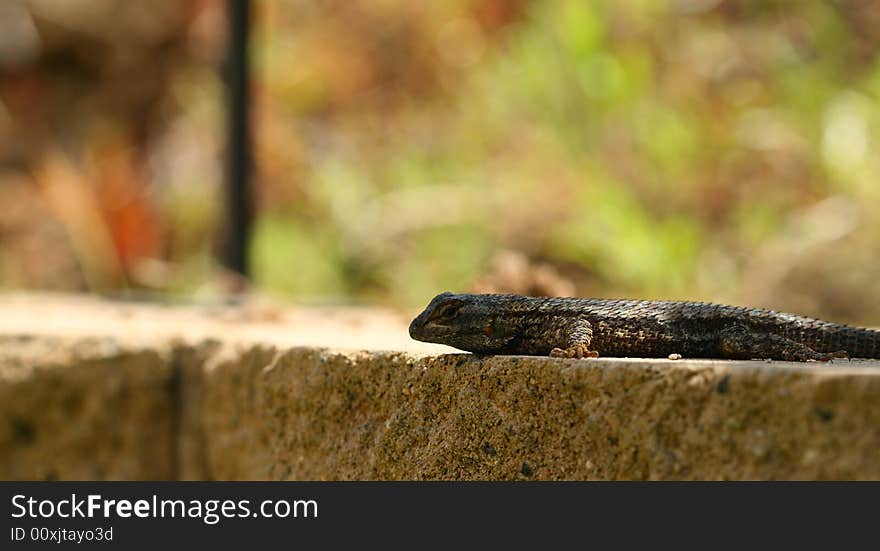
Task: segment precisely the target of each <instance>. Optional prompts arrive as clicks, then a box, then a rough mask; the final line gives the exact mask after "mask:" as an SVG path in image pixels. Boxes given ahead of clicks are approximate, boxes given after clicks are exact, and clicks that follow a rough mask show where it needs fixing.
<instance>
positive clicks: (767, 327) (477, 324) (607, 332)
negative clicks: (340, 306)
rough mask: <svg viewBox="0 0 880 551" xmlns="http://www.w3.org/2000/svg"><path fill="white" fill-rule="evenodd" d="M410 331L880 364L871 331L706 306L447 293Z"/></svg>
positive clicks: (546, 345) (615, 353)
mask: <svg viewBox="0 0 880 551" xmlns="http://www.w3.org/2000/svg"><path fill="white" fill-rule="evenodd" d="M409 334H410V336H411V337H412V338H413V339H416V340H419V341H424V342H433V343H439V344H446V345H449V346H452V347H455V348H458V349H460V350H465V351H468V352H473V353H477V354H513V355H527V356H547V355H549V356H551V357H555V358H596V357H599V355H600V354H601V355H603V356H610V357H654V358H657V357H668V358H670V359H679V358H681V357H691V358H719V359H740V360H749V359H765V360H785V361H829V360H831V359H833V358H878V359H880V331H878V330H873V329H864V328H859V327H851V326H848V325H843V324H838V323H831V322H826V321H822V320H818V319H814V318H809V317H803V316H796V315H793V314H786V313H783V312H776V311H773V310H764V309H760V308H747V307H738V306H726V305H723V304H713V303H708V302H685V301H656V300H612V299H596V298H559V297H528V296H520V295H496V294H453V293H450V292H445V293H441V294H439V295H437V296H436V297H434V299H433V300H431V302H430V303H429V304H428V306H427V307H426V308H425V309H424V311H422V312H421V313H420V314H419V315H418V316H417V317H416V318H415V319H413V321H412V323H411V324H410V326H409Z"/></svg>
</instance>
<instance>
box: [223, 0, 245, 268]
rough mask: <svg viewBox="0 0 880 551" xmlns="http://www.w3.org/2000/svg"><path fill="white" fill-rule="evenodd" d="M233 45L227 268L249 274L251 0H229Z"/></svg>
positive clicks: (229, 68)
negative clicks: (249, 40) (249, 63)
mask: <svg viewBox="0 0 880 551" xmlns="http://www.w3.org/2000/svg"><path fill="white" fill-rule="evenodd" d="M228 2H229V4H228V5H229V46H228V53H227V59H226V86H227V88H228V91H229V109H228V116H229V120H228V131H229V139H228V143H227V144H226V147H227V155H226V156H227V159H228V161H227V162H228V165H227V175H226V178H227V180H226V228H225V234H226V243H225V247H224V251H223V255H224V259H223V260H224V263H225V265H226V267H227V268H229V269H230V270H233V271H235V272H237V273H239V274H241V275H243V276H247V275H248V239H249V236H250V226H251V204H252V194H251V185H250V175H251V135H250V121H249V115H248V108H249V107H250V85H249V79H248V76H249V75H248V33H249V30H250V0H228Z"/></svg>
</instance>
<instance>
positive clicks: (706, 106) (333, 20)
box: [0, 0, 880, 323]
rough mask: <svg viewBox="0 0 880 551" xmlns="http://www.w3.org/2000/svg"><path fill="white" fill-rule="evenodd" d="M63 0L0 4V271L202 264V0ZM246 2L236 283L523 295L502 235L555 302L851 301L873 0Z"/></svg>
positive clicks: (871, 270)
mask: <svg viewBox="0 0 880 551" xmlns="http://www.w3.org/2000/svg"><path fill="white" fill-rule="evenodd" d="M70 1H71V2H72V3H73V2H80V4H77V5H81V8H82V15H81V16H79V17H77V18H75V19H76V20H75V21H74V18H73V15H76V14H79V13H80V10H79V9H76V10H73V9H64V10H62V9H61V8H62V7H63V6H68V5H73V4H66V3H65V4H63V5H62V4H59V5H58V6H56V7H57V8H58V13H57V14H54V15H53V13H52V10H49V9H48V8H45V9H44V10H43V11H41V12H39V13H35V14H32V13H30V12H29V11H28V10H29V9H30V8H28V7H27V6H26V5H25V4H24V3H22V4H16V6H18V8H16V10H17V11H16V10H12V11H10V12H9V13H10V14H11V15H10V17H7V18H6V19H4V20H3V21H0V32H2V31H3V29H5V28H6V27H9V29H12V30H15V29H17V30H18V31H19V32H18V33H17V34H10V33H6V35H5V36H11V37H17V38H16V40H18V42H16V40H12V39H9V40H7V41H6V42H0V76H2V77H3V78H2V79H0V182H7V184H4V185H0V244H2V245H3V247H0V280H2V283H3V284H4V285H13V286H36V287H52V288H71V287H73V288H89V289H98V290H104V289H119V288H132V287H134V288H144V287H145V288H148V289H153V290H160V291H166V292H167V291H175V292H183V293H197V294H198V293H202V292H203V291H205V290H206V289H207V290H208V291H209V292H210V291H211V290H212V289H214V290H216V289H217V288H218V287H222V285H220V286H217V285H214V283H212V282H215V280H216V279H217V277H216V276H217V275H218V273H219V268H218V265H217V262H216V260H214V258H215V257H216V255H215V254H214V253H215V252H216V250H217V247H218V239H217V237H218V234H220V233H222V232H221V231H218V229H220V230H222V225H223V221H222V219H221V216H222V213H223V209H222V208H220V204H221V197H222V193H221V186H222V182H223V174H222V163H221V159H222V154H223V142H224V129H223V116H222V110H223V108H224V104H223V98H224V97H223V94H222V87H221V82H220V80H219V78H218V75H217V72H216V70H215V69H216V67H217V65H218V64H219V62H220V58H221V54H222V51H223V36H222V29H223V28H224V25H223V22H222V17H223V10H224V6H225V2H222V1H220V0H189V1H187V2H174V1H171V0H165V1H164V2H162V3H161V4H156V5H155V9H151V10H149V11H144V10H140V11H138V10H136V9H132V11H131V12H130V13H129V12H127V15H126V16H122V15H120V16H119V20H118V21H117V20H116V19H115V18H113V17H110V16H108V15H107V14H108V13H113V10H111V9H110V8H109V6H116V5H117V4H119V1H120V0H70ZM120 5H121V4H120ZM102 6H103V7H102ZM160 7H161V10H160V9H159V8H160ZM255 7H256V11H257V13H256V17H255V20H254V31H255V40H254V49H253V52H252V53H253V60H254V66H255V75H254V77H255V78H254V87H255V94H254V107H255V114H254V122H255V148H256V161H257V162H256V166H257V169H258V178H257V193H258V208H257V212H256V213H255V214H256V219H255V228H254V230H255V231H254V235H253V247H252V264H253V271H254V280H255V283H256V285H257V287H258V288H259V289H261V290H264V291H268V292H270V293H275V294H279V295H283V296H292V297H297V298H298V299H305V298H309V299H310V300H324V301H357V300H364V301H368V302H386V303H392V304H397V305H400V306H406V307H416V306H419V305H421V304H422V303H424V301H425V300H427V299H428V298H429V297H430V296H432V295H433V294H434V293H436V292H439V291H442V290H447V289H448V290H467V289H472V288H481V289H482V288H485V287H486V282H487V281H489V282H490V283H489V288H499V289H502V290H503V289H511V290H523V289H525V290H528V289H529V287H528V286H527V285H525V284H523V283H522V281H519V282H517V281H513V280H515V279H517V277H516V274H517V273H519V274H520V275H522V274H521V271H522V268H521V267H520V268H516V269H513V268H511V267H510V266H509V265H508V266H507V267H506V268H505V266H504V262H508V264H509V259H510V258H512V257H511V256H510V255H509V254H508V253H509V252H510V251H514V252H515V255H518V256H517V257H516V258H519V259H525V263H524V264H522V263H521V264H516V265H517V266H522V265H525V266H526V267H527V268H528V267H531V268H533V269H534V270H535V273H538V272H540V273H541V274H542V275H541V276H540V277H535V278H531V279H530V278H528V277H525V278H522V277H520V278H519V279H520V280H523V281H530V282H532V283H534V281H537V280H539V279H540V280H542V281H544V280H546V279H547V273H548V272H546V270H545V271H541V270H542V269H543V268H542V267H547V266H550V267H552V268H553V270H555V271H554V272H553V273H554V274H557V275H558V276H559V278H561V279H564V280H566V282H567V283H569V285H568V286H562V287H556V288H558V289H563V288H565V289H570V290H571V289H573V290H574V292H577V293H578V294H581V295H584V296H627V297H639V298H641V297H644V298H681V299H685V298H687V299H700V300H713V301H724V302H735V303H743V304H751V305H756V306H770V307H777V308H780V309H786V310H793V311H797V312H802V313H807V314H814V315H821V316H828V317H832V318H834V319H842V320H851V321H857V322H862V323H877V320H878V319H880V318H878V317H877V316H878V312H880V217H877V216H876V213H875V211H876V205H878V201H880V185H878V181H877V174H880V156H878V155H877V148H878V140H880V57H878V51H880V4H878V3H877V2H873V1H871V0H835V1H833V2H790V1H782V0H771V1H766V0H762V1H758V0H666V1H661V0H657V1H654V0H618V1H611V0H603V1H591V2H585V1H580V0H545V1H540V2H539V1H529V0H452V1H448V2H409V1H406V0H378V1H377V0H348V1H341V0H332V1H322V2H315V1H313V0H260V1H258V2H255ZM47 10H48V11H47ZM89 10H90V11H89ZM102 14H103V17H99V15H102ZM13 16H14V17H13ZM52 21H61V22H64V23H65V25H58V24H52ZM169 22H174V24H173V25H172V24H169ZM69 29H73V30H69ZM24 31H28V32H24ZM108 44H111V45H112V47H108V46H107V45H108ZM118 52H123V53H125V55H121V54H120V55H117V53H118ZM160 55H161V56H162V57H160ZM157 59H161V60H162V63H157V61H156V60H157ZM172 60H173V61H174V63H171V61H172ZM59 67H63V68H64V70H60V69H59ZM59 128H62V129H64V132H59V131H58V130H57V129H59ZM13 136H14V137H15V139H13ZM49 142H53V143H52V147H49V146H47V145H46V144H47V143H49ZM10 166H26V167H27V170H23V171H21V170H19V171H15V170H13V171H11V172H10V171H8V170H7V168H8V167H10ZM9 174H12V176H9ZM9 182H13V183H14V185H13V183H9ZM15 182H17V183H15ZM22 182H24V183H22ZM13 188H14V189H16V190H18V191H15V192H14V193H13V192H11V191H9V190H12V189H13ZM4 205H31V206H30V207H27V208H25V209H24V210H25V211H26V213H25V214H18V215H15V216H12V215H11V214H9V212H8V211H4V210H3V208H4ZM20 208H23V207H20ZM53 224H55V225H54V226H53ZM50 230H51V231H50ZM65 232H66V235H67V237H66V239H68V241H69V243H67V242H65V241H64V239H65V237H64V234H65ZM59 235H60V236H61V237H59ZM71 244H72V245H71ZM50 246H51V247H55V248H56V250H61V249H63V248H64V247H69V248H70V249H72V250H73V254H68V255H67V256H65V255H55V257H54V258H51V259H50V258H48V256H49V255H46V254H44V252H43V251H44V249H46V248H50ZM505 254H507V256H505ZM499 258H501V259H504V258H506V259H508V260H507V261H499ZM77 267H78V269H79V270H80V271H81V272H83V273H82V274H80V275H79V276H76V275H75V271H76V269H77ZM517 270H519V272H517ZM70 274H74V275H70ZM511 274H514V275H513V276H512V275H511ZM554 277H556V276H554ZM220 279H222V278H220ZM551 279H552V278H551ZM67 280H71V281H73V280H75V283H73V284H66V283H64V282H65V281H67ZM548 292H552V289H551V290H550V291H548Z"/></svg>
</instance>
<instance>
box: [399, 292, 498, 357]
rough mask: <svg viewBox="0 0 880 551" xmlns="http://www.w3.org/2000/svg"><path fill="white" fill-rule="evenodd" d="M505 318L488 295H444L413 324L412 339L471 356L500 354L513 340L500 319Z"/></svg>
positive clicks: (433, 302) (431, 304)
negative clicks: (451, 348)
mask: <svg viewBox="0 0 880 551" xmlns="http://www.w3.org/2000/svg"><path fill="white" fill-rule="evenodd" d="M502 315H503V314H499V310H498V308H497V307H493V306H492V304H491V302H490V301H487V295H456V294H453V293H449V292H446V293H440V294H439V295H437V296H436V297H434V298H433V300H431V302H430V303H429V304H428V306H427V307H426V308H425V309H424V310H423V311H422V313H421V314H419V315H418V316H416V318H415V319H414V320H413V321H412V323H410V325H409V335H410V337H412V338H414V339H415V340H417V341H423V342H433V343H439V344H446V345H449V346H454V347H455V348H459V349H461V350H467V351H469V352H477V353H484V354H492V353H498V352H500V351H501V349H502V348H503V347H504V346H505V345H506V344H508V343H509V342H510V340H511V339H512V338H513V337H512V335H510V334H509V331H505V330H504V328H505V324H504V323H503V320H500V319H497V318H499V317H501V316H502Z"/></svg>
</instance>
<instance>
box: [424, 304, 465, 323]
mask: <svg viewBox="0 0 880 551" xmlns="http://www.w3.org/2000/svg"><path fill="white" fill-rule="evenodd" d="M463 304H464V303H463V302H461V301H460V300H450V301H449V302H444V303H443V304H441V305H439V306H437V309H436V310H434V315H432V316H431V319H434V320H437V319H452V318H454V317H455V315H456V314H458V311H459V310H460V309H461V307H462V305H463Z"/></svg>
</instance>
